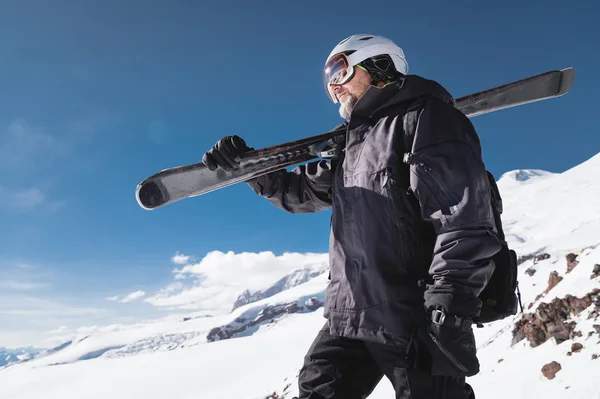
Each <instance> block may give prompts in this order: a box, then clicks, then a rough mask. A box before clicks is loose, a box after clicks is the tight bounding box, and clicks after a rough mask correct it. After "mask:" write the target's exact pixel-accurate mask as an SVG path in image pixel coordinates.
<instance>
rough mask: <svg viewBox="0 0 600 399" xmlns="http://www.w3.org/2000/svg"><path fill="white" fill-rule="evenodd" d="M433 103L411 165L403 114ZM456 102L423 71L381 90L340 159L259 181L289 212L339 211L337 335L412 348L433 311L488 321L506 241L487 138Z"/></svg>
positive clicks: (329, 294) (334, 249)
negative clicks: (484, 303) (494, 205)
mask: <svg viewBox="0 0 600 399" xmlns="http://www.w3.org/2000/svg"><path fill="white" fill-rule="evenodd" d="M422 98H430V100H429V101H427V102H426V103H424V105H423V108H422V111H421V112H420V114H419V118H418V124H417V128H416V132H415V136H414V145H413V148H412V155H411V156H410V157H409V159H410V166H409V165H407V164H403V163H402V160H403V154H404V152H411V149H405V148H404V139H403V131H402V128H403V125H402V121H403V115H404V114H405V112H406V110H407V108H408V107H409V106H410V105H411V104H413V103H414V101H415V100H417V99H422ZM452 104H453V99H452V97H451V96H450V94H449V93H448V92H447V91H446V90H445V89H444V88H443V87H441V86H440V85H439V84H438V83H436V82H434V81H432V80H427V79H424V78H422V77H419V76H416V75H409V76H406V77H403V78H401V79H400V80H399V81H397V82H395V83H392V84H388V85H387V86H385V87H383V88H377V87H373V86H372V87H370V88H369V89H368V90H367V91H366V92H365V94H364V95H363V96H362V97H361V98H360V99H359V100H358V102H357V103H356V105H355V107H354V109H353V111H352V115H351V117H350V120H349V121H347V122H346V125H347V134H346V140H345V148H344V151H343V152H342V153H341V154H340V156H339V157H336V158H334V159H331V160H318V161H317V160H315V161H312V162H308V163H306V164H303V165H300V166H297V167H296V168H294V169H293V170H291V171H287V170H282V171H278V172H273V173H271V174H268V175H265V176H261V177H259V178H256V179H254V180H252V181H250V182H249V183H248V184H249V185H250V186H251V187H252V189H253V190H254V191H255V192H256V193H257V194H259V195H261V196H264V197H265V198H266V199H267V200H269V201H270V202H271V203H273V204H274V205H276V206H277V207H279V208H281V209H283V210H285V211H287V212H291V213H308V212H318V211H322V210H325V209H329V208H331V211H332V214H331V228H330V229H331V232H330V246H329V262H330V265H329V266H330V282H329V284H328V287H327V291H326V300H325V310H324V314H325V317H326V318H327V319H328V320H329V328H330V333H331V334H332V335H337V336H345V337H349V338H357V339H364V340H369V341H373V342H380V343H390V344H395V345H405V344H407V342H408V340H409V339H410V337H411V335H412V333H413V332H414V331H415V329H416V328H417V327H418V325H419V324H420V323H421V322H423V320H424V318H425V315H426V312H425V309H427V308H429V307H433V306H443V307H444V308H445V309H447V311H448V312H450V313H452V314H456V315H458V316H462V317H474V316H476V315H477V314H478V312H479V310H480V307H481V302H480V301H479V299H478V298H477V296H478V295H479V293H480V292H481V291H482V290H483V288H484V286H485V284H486V283H487V281H488V280H489V278H490V276H491V274H492V272H493V269H494V264H493V263H492V262H490V261H489V258H490V257H491V256H492V255H494V254H495V253H496V252H498V251H499V250H500V243H499V241H498V240H497V239H496V237H495V234H496V226H495V223H494V215H493V213H492V209H491V204H490V190H489V187H488V181H487V175H486V169H485V165H484V163H483V161H482V155H481V148H480V142H479V138H478V136H477V133H476V132H475V129H474V127H473V125H472V123H471V121H470V120H469V119H468V118H467V117H466V116H465V115H464V114H463V113H462V112H460V111H459V110H457V109H456V108H454V106H453V105H452ZM409 176H410V177H409ZM409 186H410V187H409ZM424 281H426V282H427V284H423V282H424Z"/></svg>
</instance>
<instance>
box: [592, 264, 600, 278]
mask: <svg viewBox="0 0 600 399" xmlns="http://www.w3.org/2000/svg"><path fill="white" fill-rule="evenodd" d="M596 277H600V265H599V264H597V263H596V264H595V265H594V270H593V271H592V275H591V276H590V278H596Z"/></svg>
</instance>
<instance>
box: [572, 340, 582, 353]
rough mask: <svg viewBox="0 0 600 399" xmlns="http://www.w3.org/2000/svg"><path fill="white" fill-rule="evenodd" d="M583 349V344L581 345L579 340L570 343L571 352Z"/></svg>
mask: <svg viewBox="0 0 600 399" xmlns="http://www.w3.org/2000/svg"><path fill="white" fill-rule="evenodd" d="M582 349H583V345H581V344H580V343H579V342H574V343H573V344H572V345H571V352H573V353H577V352H579V351H581V350H582Z"/></svg>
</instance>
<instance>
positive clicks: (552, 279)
mask: <svg viewBox="0 0 600 399" xmlns="http://www.w3.org/2000/svg"><path fill="white" fill-rule="evenodd" d="M562 279H563V278H562V277H561V276H559V275H558V272H557V271H553V272H551V273H550V276H549V277H548V287H546V289H545V290H544V292H542V293H541V294H539V295H538V296H536V297H535V302H537V301H538V300H539V299H540V298H542V297H544V296H545V295H546V294H548V292H550V290H551V289H552V288H554V287H556V286H557V285H558V283H560V282H561V281H562Z"/></svg>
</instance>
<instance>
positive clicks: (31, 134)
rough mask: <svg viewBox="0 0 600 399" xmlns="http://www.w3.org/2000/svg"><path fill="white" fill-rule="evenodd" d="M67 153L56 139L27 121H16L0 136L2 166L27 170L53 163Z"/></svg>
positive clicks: (0, 160) (0, 164)
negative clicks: (40, 164) (41, 162)
mask: <svg viewBox="0 0 600 399" xmlns="http://www.w3.org/2000/svg"><path fill="white" fill-rule="evenodd" d="M64 153H65V146H64V144H63V143H62V142H60V141H59V140H58V139H57V138H56V137H53V136H51V135H50V134H48V133H46V132H44V131H43V129H40V128H33V127H31V126H29V125H28V124H27V123H26V122H25V121H15V122H13V123H11V124H10V125H9V126H8V128H7V129H6V131H5V133H4V134H2V135H0V166H6V167H9V168H19V169H21V168H26V167H32V166H34V165H39V163H40V161H44V162H47V161H51V160H53V159H54V158H56V157H59V156H61V155H63V154H64Z"/></svg>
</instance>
